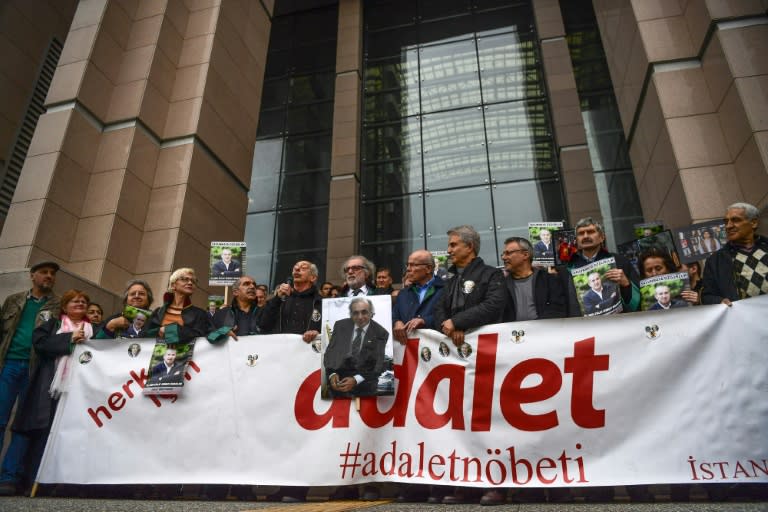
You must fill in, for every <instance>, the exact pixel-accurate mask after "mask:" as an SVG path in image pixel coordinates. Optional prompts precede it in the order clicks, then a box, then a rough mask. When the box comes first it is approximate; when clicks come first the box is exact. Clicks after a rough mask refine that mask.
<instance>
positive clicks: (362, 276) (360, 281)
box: [341, 255, 376, 297]
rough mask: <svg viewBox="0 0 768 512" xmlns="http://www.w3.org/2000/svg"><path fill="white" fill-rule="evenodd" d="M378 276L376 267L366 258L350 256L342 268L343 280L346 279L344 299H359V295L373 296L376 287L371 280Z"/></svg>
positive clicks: (343, 290)
mask: <svg viewBox="0 0 768 512" xmlns="http://www.w3.org/2000/svg"><path fill="white" fill-rule="evenodd" d="M375 274H376V267H374V265H373V263H371V262H370V261H369V260H368V258H366V257H365V256H358V255H355V256H350V257H349V258H347V261H345V262H344V265H342V267H341V278H342V279H344V288H342V289H341V296H342V297H357V296H358V295H373V291H374V289H375V287H374V286H373V283H372V282H371V279H372V278H373V276H374V275H375Z"/></svg>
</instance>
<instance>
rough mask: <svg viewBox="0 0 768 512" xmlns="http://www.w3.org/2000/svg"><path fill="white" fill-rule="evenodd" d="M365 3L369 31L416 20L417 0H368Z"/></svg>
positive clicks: (366, 22)
mask: <svg viewBox="0 0 768 512" xmlns="http://www.w3.org/2000/svg"><path fill="white" fill-rule="evenodd" d="M364 4H365V27H366V30H367V31H374V30H379V29H382V28H390V27H397V26H400V25H408V24H412V23H414V22H415V21H416V16H417V14H416V2H401V1H394V2H393V1H390V0H366V1H365V2H364Z"/></svg>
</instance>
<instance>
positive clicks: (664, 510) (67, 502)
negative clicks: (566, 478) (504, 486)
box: [0, 497, 768, 512]
mask: <svg viewBox="0 0 768 512" xmlns="http://www.w3.org/2000/svg"><path fill="white" fill-rule="evenodd" d="M251 510H254V511H256V510H267V511H269V512H346V511H355V510H365V511H366V512H417V511H418V512H420V511H429V512H447V511H450V512H469V511H473V512H477V511H480V510H482V511H484V512H488V511H490V510H493V511H494V512H495V511H498V512H502V511H503V512H511V511H521V512H555V511H557V512H560V511H562V512H624V511H637V512H656V511H659V512H688V511H691V512H767V511H768V502H752V503H744V502H741V503H740V502H724V503H709V502H690V503H640V504H633V503H609V504H586V503H568V504H513V503H509V504H507V505H502V506H498V507H481V506H480V505H426V504H423V503H408V504H403V503H394V502H389V501H378V502H361V501H326V502H316V503H302V504H298V505H284V504H281V503H267V502H247V501H237V502H234V501H178V500H171V501H162V500H101V499H73V498H19V497H14V498H0V511H2V512H11V511H14V512H16V511H19V512H51V511H56V512H75V511H83V512H92V511H93V512H95V511H110V512H123V511H125V512H242V511H251Z"/></svg>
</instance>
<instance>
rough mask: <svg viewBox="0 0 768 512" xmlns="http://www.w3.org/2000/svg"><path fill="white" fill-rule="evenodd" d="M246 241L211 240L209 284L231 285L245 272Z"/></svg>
mask: <svg viewBox="0 0 768 512" xmlns="http://www.w3.org/2000/svg"><path fill="white" fill-rule="evenodd" d="M245 248H246V244H245V242H211V254H210V261H209V263H210V269H211V272H210V275H209V278H208V286H231V285H233V284H235V281H237V280H238V278H240V277H241V276H242V275H243V273H244V272H245Z"/></svg>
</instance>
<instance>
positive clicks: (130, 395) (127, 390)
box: [123, 380, 133, 398]
mask: <svg viewBox="0 0 768 512" xmlns="http://www.w3.org/2000/svg"><path fill="white" fill-rule="evenodd" d="M131 384H133V380H129V381H128V382H126V383H125V384H123V391H125V394H126V395H128V398H133V391H131Z"/></svg>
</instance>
